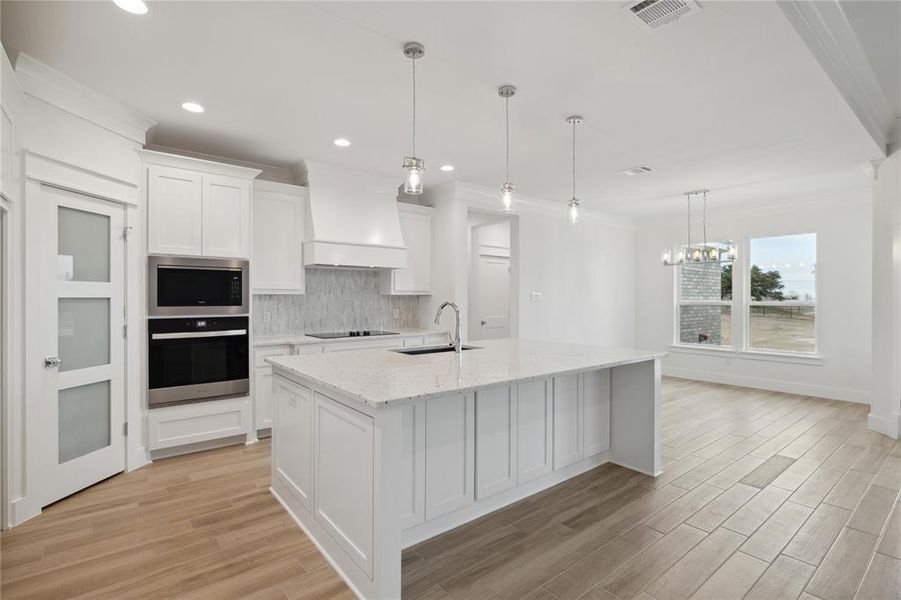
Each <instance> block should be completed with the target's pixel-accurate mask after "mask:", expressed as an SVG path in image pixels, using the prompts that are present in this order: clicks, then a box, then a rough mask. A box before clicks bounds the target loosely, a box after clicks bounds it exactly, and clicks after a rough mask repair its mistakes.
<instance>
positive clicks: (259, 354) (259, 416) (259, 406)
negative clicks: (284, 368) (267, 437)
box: [253, 346, 294, 430]
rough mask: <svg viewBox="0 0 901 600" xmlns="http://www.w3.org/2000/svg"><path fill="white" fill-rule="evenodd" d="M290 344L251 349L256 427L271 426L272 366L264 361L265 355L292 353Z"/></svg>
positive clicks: (266, 427) (254, 421)
mask: <svg viewBox="0 0 901 600" xmlns="http://www.w3.org/2000/svg"><path fill="white" fill-rule="evenodd" d="M293 353H294V352H293V348H292V347H291V346H267V347H265V348H257V349H256V350H254V351H253V355H254V373H253V424H254V427H255V428H256V429H258V430H259V429H269V428H270V427H272V410H273V409H272V398H273V388H272V380H273V375H272V367H271V366H270V365H269V364H268V363H266V360H265V359H266V357H267V356H285V355H287V354H293Z"/></svg>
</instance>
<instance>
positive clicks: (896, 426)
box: [867, 413, 901, 440]
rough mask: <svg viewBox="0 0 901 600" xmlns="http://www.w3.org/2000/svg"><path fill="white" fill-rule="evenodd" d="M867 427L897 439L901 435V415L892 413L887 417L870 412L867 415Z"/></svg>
mask: <svg viewBox="0 0 901 600" xmlns="http://www.w3.org/2000/svg"><path fill="white" fill-rule="evenodd" d="M867 429H869V430H870V431H875V432H877V433H881V434H882V435H887V436H889V437H890V438H894V439H896V440H897V439H898V438H899V437H901V415H899V414H898V413H892V414H890V415H889V416H887V417H886V416H882V415H877V414H874V413H870V414H869V415H868V416H867Z"/></svg>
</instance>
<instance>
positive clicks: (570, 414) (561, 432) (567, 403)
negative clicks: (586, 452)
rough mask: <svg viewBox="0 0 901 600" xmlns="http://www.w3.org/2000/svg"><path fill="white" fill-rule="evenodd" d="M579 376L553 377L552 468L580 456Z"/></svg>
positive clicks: (557, 467)
mask: <svg viewBox="0 0 901 600" xmlns="http://www.w3.org/2000/svg"><path fill="white" fill-rule="evenodd" d="M581 413H582V411H581V406H580V398H579V376H578V375H564V376H562V377H554V469H555V470H556V469H560V468H563V467H566V466H568V465H571V464H573V463H574V462H577V461H578V460H579V459H581V458H582V419H581V417H582V414H581Z"/></svg>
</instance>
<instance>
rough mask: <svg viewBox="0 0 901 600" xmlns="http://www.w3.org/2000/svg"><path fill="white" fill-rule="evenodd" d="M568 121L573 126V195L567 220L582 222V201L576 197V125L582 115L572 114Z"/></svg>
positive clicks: (580, 120)
mask: <svg viewBox="0 0 901 600" xmlns="http://www.w3.org/2000/svg"><path fill="white" fill-rule="evenodd" d="M566 122H567V123H569V124H571V125H572V126H573V197H572V199H570V201H569V205H568V206H569V208H568V209H567V211H566V220H567V221H569V222H570V223H580V222H581V221H582V203H581V202H579V199H578V198H576V125H578V124H580V123H581V122H582V117H581V116H579V115H572V116H571V117H567V118H566Z"/></svg>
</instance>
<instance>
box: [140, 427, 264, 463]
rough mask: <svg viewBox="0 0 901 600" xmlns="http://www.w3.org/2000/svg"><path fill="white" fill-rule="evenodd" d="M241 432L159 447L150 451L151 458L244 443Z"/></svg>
mask: <svg viewBox="0 0 901 600" xmlns="http://www.w3.org/2000/svg"><path fill="white" fill-rule="evenodd" d="M246 437H247V436H245V435H244V434H243V433H242V434H240V435H233V436H231V437H225V438H219V439H218V440H207V441H205V442H195V443H193V444H185V445H184V446H172V447H171V448H160V449H159V450H153V451H152V452H151V453H150V458H151V459H152V460H159V459H161V458H172V457H173V456H181V455H182V454H192V453H194V452H203V451H204V450H215V449H216V448H222V447H225V446H234V445H236V444H244V443H245V442H246V441H247V440H246Z"/></svg>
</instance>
